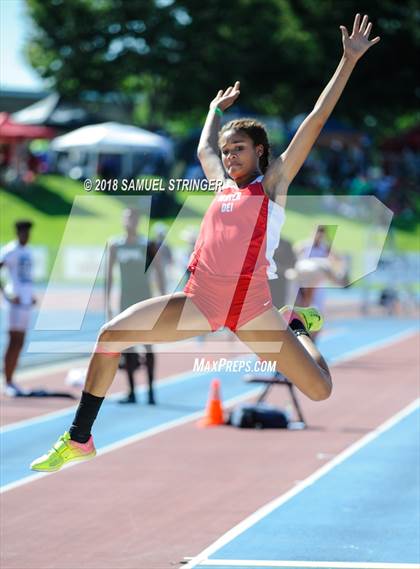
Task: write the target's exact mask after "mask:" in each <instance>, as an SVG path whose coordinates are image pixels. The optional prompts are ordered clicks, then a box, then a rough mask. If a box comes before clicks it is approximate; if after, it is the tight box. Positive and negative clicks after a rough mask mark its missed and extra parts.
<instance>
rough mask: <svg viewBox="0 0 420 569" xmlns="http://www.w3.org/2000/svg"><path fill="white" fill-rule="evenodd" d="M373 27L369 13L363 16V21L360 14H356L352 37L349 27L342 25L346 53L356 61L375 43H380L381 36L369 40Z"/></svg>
mask: <svg viewBox="0 0 420 569" xmlns="http://www.w3.org/2000/svg"><path fill="white" fill-rule="evenodd" d="M371 29H372V22H369V17H368V16H367V14H365V15H364V16H363V20H362V23H360V14H356V17H355V18H354V23H353V30H352V33H351V36H350V37H349V33H348V31H347V28H346V27H345V26H340V30H341V34H342V38H343V48H344V55H345V56H346V57H348V58H349V59H352V60H353V61H355V62H356V61H357V60H358V59H360V58H361V57H362V55H363V54H364V53H365V52H366V51H367V50H368V49H369V48H370V47H372V46H373V45H375V43H378V41H379V40H380V38H379V36H376V38H373V40H369V34H370V32H371Z"/></svg>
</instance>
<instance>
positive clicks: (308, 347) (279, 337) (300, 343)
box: [236, 308, 332, 401]
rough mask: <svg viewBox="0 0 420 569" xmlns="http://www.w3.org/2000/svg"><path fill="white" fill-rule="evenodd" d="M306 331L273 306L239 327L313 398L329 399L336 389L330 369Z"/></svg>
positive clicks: (248, 341) (246, 339)
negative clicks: (295, 329) (290, 324)
mask: <svg viewBox="0 0 420 569" xmlns="http://www.w3.org/2000/svg"><path fill="white" fill-rule="evenodd" d="M302 331H303V330H302V329H301V330H300V333H299V335H298V336H297V337H296V335H295V333H294V332H293V331H292V330H291V328H290V327H287V326H286V323H285V321H284V319H283V318H282V316H281V315H280V314H279V312H278V311H277V310H276V309H275V308H272V309H271V310H267V311H266V312H263V314H260V315H259V316H257V317H256V318H254V319H253V320H251V321H250V322H247V323H246V324H245V325H244V326H242V327H241V328H239V329H238V330H236V335H237V336H238V338H239V339H240V340H241V341H242V342H244V344H246V345H247V346H249V347H250V348H251V350H252V351H253V352H254V353H256V354H257V355H258V356H259V357H260V358H261V359H263V360H270V361H275V362H276V369H277V371H279V372H281V373H283V374H284V375H285V376H286V377H287V378H288V379H289V380H290V381H292V382H293V383H294V384H295V385H296V386H297V387H298V388H299V389H300V390H301V391H302V392H303V393H304V394H305V395H307V396H308V397H309V398H310V399H313V400H315V401H320V400H322V399H327V398H328V397H329V396H330V394H331V390H332V381H331V375H330V371H329V369H328V366H327V364H326V362H325V360H324V358H323V357H322V355H321V354H320V352H319V351H318V349H317V347H316V346H315V344H314V343H313V341H312V340H311V338H310V337H309V336H308V335H306V334H304V333H301V332H302Z"/></svg>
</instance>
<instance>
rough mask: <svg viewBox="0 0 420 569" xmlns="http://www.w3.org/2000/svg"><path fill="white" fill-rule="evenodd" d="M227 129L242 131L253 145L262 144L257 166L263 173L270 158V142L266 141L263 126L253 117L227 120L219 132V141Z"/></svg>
mask: <svg viewBox="0 0 420 569" xmlns="http://www.w3.org/2000/svg"><path fill="white" fill-rule="evenodd" d="M228 130H235V131H241V132H244V133H245V134H247V135H248V136H249V137H250V138H251V139H252V141H253V143H254V145H255V146H257V144H262V146H263V147H264V152H263V153H262V155H261V156H260V160H259V167H260V170H261V172H262V173H263V174H265V172H266V170H267V168H268V164H269V158H270V143H269V142H268V136H267V131H266V130H265V126H264V125H263V124H262V123H260V122H259V121H257V120H255V119H236V120H233V121H229V122H228V123H226V124H225V125H224V126H223V128H222V129H221V130H220V132H219V143H220V139H221V137H222V136H223V134H224V133H225V132H226V131H228Z"/></svg>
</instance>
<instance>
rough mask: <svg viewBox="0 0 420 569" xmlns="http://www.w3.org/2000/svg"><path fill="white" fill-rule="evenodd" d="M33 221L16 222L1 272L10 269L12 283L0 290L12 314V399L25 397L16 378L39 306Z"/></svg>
mask: <svg viewBox="0 0 420 569" xmlns="http://www.w3.org/2000/svg"><path fill="white" fill-rule="evenodd" d="M31 228H32V222H31V221H27V220H20V221H16V223H15V229H16V237H17V239H16V240H15V241H11V242H10V243H8V244H7V245H5V246H4V247H3V249H2V251H1V253H0V269H1V268H2V267H6V268H7V269H8V273H9V283H8V285H7V286H6V287H5V288H4V289H3V286H2V285H1V283H0V288H1V290H2V292H3V294H4V298H5V300H6V307H7V311H8V332H9V343H8V346H7V348H6V351H5V353H4V374H5V376H6V386H5V393H6V395H9V396H11V397H14V396H18V395H22V390H21V389H20V388H19V387H18V386H17V385H16V384H15V383H14V382H13V375H14V372H15V370H16V366H17V363H18V360H19V355H20V353H21V351H22V347H23V343H24V341H25V334H26V330H27V328H28V326H29V321H30V317H31V312H32V307H33V305H34V304H35V303H36V299H35V297H34V294H33V279H32V267H33V255H32V252H31V249H30V247H28V241H29V237H30V231H31Z"/></svg>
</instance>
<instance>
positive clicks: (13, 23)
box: [0, 0, 45, 91]
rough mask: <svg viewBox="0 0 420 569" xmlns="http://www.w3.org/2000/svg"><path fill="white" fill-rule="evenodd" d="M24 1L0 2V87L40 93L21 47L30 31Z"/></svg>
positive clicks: (40, 81)
mask: <svg viewBox="0 0 420 569" xmlns="http://www.w3.org/2000/svg"><path fill="white" fill-rule="evenodd" d="M25 6H26V3H25V0H0V86H1V88H2V89H19V90H21V89H22V90H28V91H38V90H42V89H43V88H45V87H44V85H43V81H42V79H41V78H40V77H39V75H38V74H37V73H36V72H35V71H34V70H33V69H32V67H31V66H30V65H29V63H27V61H26V60H25V57H24V55H23V46H24V43H25V39H26V38H27V37H28V34H29V33H30V29H31V23H30V20H29V18H28V17H27V16H26V15H25Z"/></svg>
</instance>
